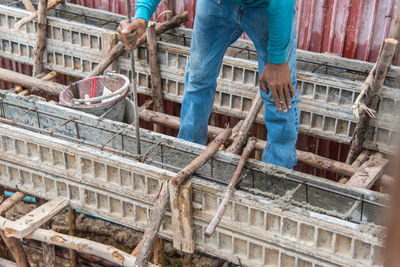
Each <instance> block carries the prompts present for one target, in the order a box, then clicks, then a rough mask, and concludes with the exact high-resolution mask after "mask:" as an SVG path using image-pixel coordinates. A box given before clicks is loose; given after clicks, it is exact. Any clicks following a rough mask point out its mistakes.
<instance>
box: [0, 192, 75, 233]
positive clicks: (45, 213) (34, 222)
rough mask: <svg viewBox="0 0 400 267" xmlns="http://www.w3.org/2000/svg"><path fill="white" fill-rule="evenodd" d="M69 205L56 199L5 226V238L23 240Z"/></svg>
mask: <svg viewBox="0 0 400 267" xmlns="http://www.w3.org/2000/svg"><path fill="white" fill-rule="evenodd" d="M68 205H69V201H68V200H67V199H64V198H62V197H56V198H54V199H52V200H51V201H49V202H47V203H45V204H43V205H42V206H40V207H38V208H36V209H34V210H32V211H31V212H29V213H28V214H26V215H24V216H22V217H21V218H19V219H18V220H16V221H14V222H11V223H8V224H7V225H6V226H5V234H6V236H7V237H16V238H24V237H25V236H27V235H29V234H30V233H32V232H33V231H35V230H36V229H37V228H39V227H40V226H42V225H43V224H44V223H45V222H47V221H48V220H50V219H51V218H52V217H53V216H55V215H57V213H59V212H60V211H61V210H62V209H65V208H66V207H67V206H68Z"/></svg>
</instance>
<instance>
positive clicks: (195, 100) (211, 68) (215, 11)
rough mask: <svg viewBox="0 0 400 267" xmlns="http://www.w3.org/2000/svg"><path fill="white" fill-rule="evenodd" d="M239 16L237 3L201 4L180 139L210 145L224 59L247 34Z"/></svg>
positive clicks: (188, 68) (203, 1) (204, 0)
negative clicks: (212, 120) (212, 112)
mask: <svg viewBox="0 0 400 267" xmlns="http://www.w3.org/2000/svg"><path fill="white" fill-rule="evenodd" d="M236 14H237V6H236V5H233V4H218V0H199V1H198V2H197V7H196V17H195V21H194V27H193V36H192V41H191V45H190V58H189V61H188V64H187V66H186V73H185V93H184V96H183V103H182V110H181V124H180V129H179V134H178V138H182V139H185V140H187V141H191V142H195V143H199V144H203V145H205V144H206V142H207V127H208V119H209V117H210V114H211V109H212V106H213V103H214V95H215V89H216V86H217V83H216V79H217V77H218V74H219V71H220V68H221V63H222V59H223V56H224V54H225V51H226V49H227V48H228V46H229V45H230V44H231V43H232V42H234V41H235V40H237V38H239V36H240V35H241V33H242V32H243V29H242V28H241V27H240V25H239V24H238V23H237V21H236Z"/></svg>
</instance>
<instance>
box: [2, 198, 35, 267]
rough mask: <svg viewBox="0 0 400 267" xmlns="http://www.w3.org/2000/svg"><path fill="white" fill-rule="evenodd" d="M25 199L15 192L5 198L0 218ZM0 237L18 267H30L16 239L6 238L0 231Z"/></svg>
mask: <svg viewBox="0 0 400 267" xmlns="http://www.w3.org/2000/svg"><path fill="white" fill-rule="evenodd" d="M24 197H25V194H24V193H21V192H16V193H14V194H13V195H12V196H11V197H9V198H7V199H6V200H5V201H4V202H3V203H2V204H1V205H0V216H4V214H5V213H6V212H7V211H8V210H10V209H11V208H13V207H14V206H15V205H16V204H17V203H18V202H19V201H20V200H22V199H23V198H24ZM0 236H1V238H2V239H3V240H4V243H5V244H6V246H7V248H8V249H9V250H10V251H11V252H12V254H13V256H14V259H15V261H16V262H17V265H18V266H19V267H21V266H24V267H25V266H26V267H28V266H30V265H29V261H28V258H27V256H26V254H25V251H24V249H23V248H22V244H21V242H20V241H19V240H18V239H16V238H13V237H11V238H8V237H6V235H5V234H4V232H3V231H0Z"/></svg>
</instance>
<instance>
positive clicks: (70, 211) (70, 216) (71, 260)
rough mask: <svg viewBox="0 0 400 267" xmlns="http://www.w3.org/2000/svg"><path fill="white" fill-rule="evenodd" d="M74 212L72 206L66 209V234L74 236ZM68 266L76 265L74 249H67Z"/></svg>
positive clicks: (73, 266) (74, 266)
mask: <svg viewBox="0 0 400 267" xmlns="http://www.w3.org/2000/svg"><path fill="white" fill-rule="evenodd" d="M75 220H76V213H75V210H74V209H73V208H72V207H69V209H68V234H69V235H70V236H75V230H76V224H75ZM69 266H70V267H76V251H75V250H74V249H69Z"/></svg>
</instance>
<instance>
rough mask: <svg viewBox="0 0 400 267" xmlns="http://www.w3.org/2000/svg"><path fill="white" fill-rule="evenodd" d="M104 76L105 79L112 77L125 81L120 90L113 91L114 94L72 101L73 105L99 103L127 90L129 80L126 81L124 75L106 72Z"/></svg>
mask: <svg viewBox="0 0 400 267" xmlns="http://www.w3.org/2000/svg"><path fill="white" fill-rule="evenodd" d="M105 76H106V77H107V76H112V77H117V78H121V79H123V80H124V81H125V84H124V85H123V86H122V87H121V88H120V89H118V90H117V91H115V92H112V93H111V94H108V95H103V96H97V97H92V98H79V99H74V100H73V103H74V104H81V103H85V102H92V101H93V102H94V101H101V100H104V99H107V98H110V97H113V96H115V95H120V94H122V93H123V92H124V91H125V90H126V89H127V88H128V86H129V83H130V82H129V79H128V78H127V77H126V76H125V75H122V74H118V73H115V72H111V71H108V72H106V75H105ZM100 77H102V76H100ZM103 77H104V76H103Z"/></svg>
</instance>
